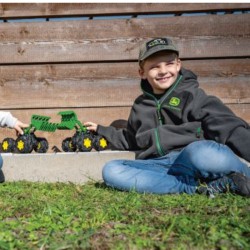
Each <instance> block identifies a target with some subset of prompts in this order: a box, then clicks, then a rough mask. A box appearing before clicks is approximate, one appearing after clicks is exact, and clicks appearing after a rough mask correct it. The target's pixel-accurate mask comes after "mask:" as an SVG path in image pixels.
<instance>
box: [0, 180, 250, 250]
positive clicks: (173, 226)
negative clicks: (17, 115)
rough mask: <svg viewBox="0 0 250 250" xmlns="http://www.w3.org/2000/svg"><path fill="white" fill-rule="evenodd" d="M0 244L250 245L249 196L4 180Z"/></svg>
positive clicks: (0, 197)
mask: <svg viewBox="0 0 250 250" xmlns="http://www.w3.org/2000/svg"><path fill="white" fill-rule="evenodd" d="M0 249H1V250H2V249H22V250H23V249H101V250H105V249H250V199H247V198H242V197H240V196H234V195H231V194H224V195H220V196H217V197H216V198H214V199H209V198H207V197H205V196H202V195H193V196H190V195H163V196H161V195H149V194H137V193H135V192H120V191H117V190H113V189H111V188H107V187H105V186H104V185H102V184H100V183H89V184H86V185H82V186H80V185H75V184H63V183H55V184H44V183H43V184H42V183H29V182H13V183H3V184H1V185H0Z"/></svg>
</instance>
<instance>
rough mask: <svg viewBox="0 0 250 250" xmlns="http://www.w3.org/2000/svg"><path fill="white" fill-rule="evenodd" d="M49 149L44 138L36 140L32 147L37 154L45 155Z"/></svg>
mask: <svg viewBox="0 0 250 250" xmlns="http://www.w3.org/2000/svg"><path fill="white" fill-rule="evenodd" d="M48 148H49V143H48V141H47V140H46V139H45V138H36V143H35V146H34V150H35V151H36V152H37V153H46V152H47V151H48Z"/></svg>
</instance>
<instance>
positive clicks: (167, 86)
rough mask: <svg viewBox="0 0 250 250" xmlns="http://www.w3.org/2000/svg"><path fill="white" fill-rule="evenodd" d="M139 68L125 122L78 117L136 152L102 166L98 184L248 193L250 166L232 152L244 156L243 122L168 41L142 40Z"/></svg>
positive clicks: (247, 136)
mask: <svg viewBox="0 0 250 250" xmlns="http://www.w3.org/2000/svg"><path fill="white" fill-rule="evenodd" d="M139 66H140V67H139V74H140V77H141V89H142V92H143V94H142V95H141V96H139V97H138V98H137V99H136V100H135V102H134V104H133V107H132V109H131V113H130V116H129V119H128V125H127V128H126V129H119V130H116V129H115V128H113V127H104V126H101V125H97V124H95V123H92V122H86V123H85V125H86V126H87V127H88V129H89V130H92V131H96V132H97V133H98V134H100V135H102V136H105V137H106V139H107V140H108V141H109V142H110V143H111V144H112V145H113V146H114V147H115V148H117V149H120V150H134V151H136V158H137V159H136V160H114V161H110V162H108V163H107V164H106V165H105V166H104V168H103V179H104V181H105V183H106V184H107V185H109V186H112V187H114V188H117V189H121V190H131V189H134V190H135V191H138V192H147V193H156V194H170V193H183V192H185V193H188V194H193V193H206V194H209V195H214V194H215V193H222V192H226V191H230V192H232V193H237V194H240V195H242V196H247V197H250V168H248V167H247V165H246V164H245V163H243V162H242V161H241V160H240V159H239V157H237V156H236V155H238V156H240V157H242V158H244V159H245V160H247V161H250V128H249V125H248V124H247V123H246V122H245V121H243V120H242V119H240V118H239V117H236V116H235V115H234V114H233V113H232V111H231V110H230V109H228V108H227V107H226V106H225V105H224V104H223V103H222V102H221V101H220V100H219V99H218V98H216V97H214V96H207V95H206V94H205V92H204V91H203V90H202V89H199V86H198V82H197V77H196V75H195V74H194V73H193V72H191V71H189V70H186V69H184V68H182V67H181V61H180V59H179V51H178V49H177V48H176V46H175V45H174V44H173V42H172V41H171V39H169V38H167V37H163V38H156V39H152V40H150V41H147V42H146V43H145V44H143V46H142V47H141V49H140V53H139Z"/></svg>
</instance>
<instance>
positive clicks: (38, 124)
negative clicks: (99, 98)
mask: <svg viewBox="0 0 250 250" xmlns="http://www.w3.org/2000/svg"><path fill="white" fill-rule="evenodd" d="M58 114H59V115H61V122H60V123H51V122H49V120H50V117H49V116H42V115H32V117H31V124H30V126H29V127H28V128H26V129H24V134H23V135H20V136H19V137H18V138H17V139H16V140H14V139H12V138H5V139H4V140H3V141H2V145H1V149H2V152H18V153H31V152H32V150H33V149H34V150H35V151H36V152H38V153H46V152H47V151H48V148H49V143H48V141H47V139H45V138H41V137H36V135H35V131H37V130H38V131H46V132H52V133H53V132H55V131H56V130H73V129H75V130H76V131H75V134H74V135H73V136H72V137H67V138H66V139H64V140H63V141H62V149H63V151H65V152H75V151H77V150H78V151H79V152H88V151H91V150H92V148H94V149H95V150H97V151H100V150H104V149H106V148H107V146H108V143H107V140H106V139H105V138H104V137H102V136H100V135H97V134H94V133H92V132H89V131H88V130H87V128H86V126H84V125H83V124H82V123H81V122H80V121H79V120H78V118H77V115H76V113H75V112H74V111H63V112H59V113H58Z"/></svg>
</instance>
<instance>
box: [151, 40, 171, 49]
mask: <svg viewBox="0 0 250 250" xmlns="http://www.w3.org/2000/svg"><path fill="white" fill-rule="evenodd" d="M158 45H168V40H167V39H164V38H158V39H155V40H153V41H150V42H148V43H147V48H148V49H150V48H152V47H155V46H158Z"/></svg>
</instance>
